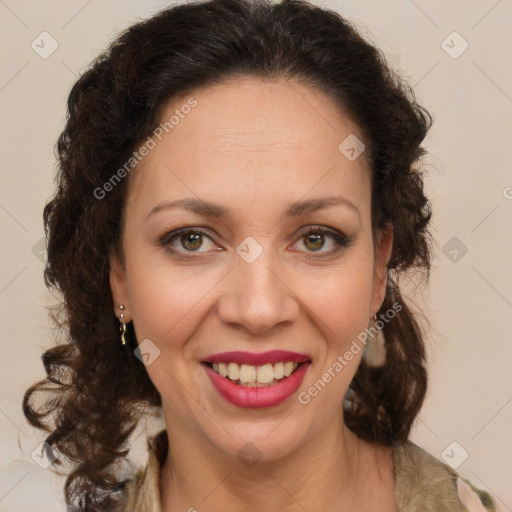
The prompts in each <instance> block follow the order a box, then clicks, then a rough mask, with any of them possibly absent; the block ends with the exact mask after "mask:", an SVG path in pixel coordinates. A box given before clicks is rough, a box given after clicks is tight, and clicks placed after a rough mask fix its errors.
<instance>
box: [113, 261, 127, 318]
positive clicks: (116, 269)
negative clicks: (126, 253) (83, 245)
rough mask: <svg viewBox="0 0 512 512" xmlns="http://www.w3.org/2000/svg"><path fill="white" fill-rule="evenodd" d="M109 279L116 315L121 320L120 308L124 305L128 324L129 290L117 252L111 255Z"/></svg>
mask: <svg viewBox="0 0 512 512" xmlns="http://www.w3.org/2000/svg"><path fill="white" fill-rule="evenodd" d="M109 279H110V290H111V292H112V300H113V307H114V313H115V315H116V316H117V317H118V318H119V314H120V313H121V310H120V309H119V306H120V305H121V304H122V305H123V306H124V307H125V310H124V321H125V322H128V321H129V320H130V307H129V301H128V290H127V286H126V275H125V270H124V268H123V265H122V263H121V261H120V259H119V256H118V255H117V254H116V252H115V251H112V252H111V253H110V275H109Z"/></svg>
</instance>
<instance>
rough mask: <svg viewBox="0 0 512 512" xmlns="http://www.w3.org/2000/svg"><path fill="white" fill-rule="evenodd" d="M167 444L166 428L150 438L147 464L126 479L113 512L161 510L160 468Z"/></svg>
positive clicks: (153, 511) (152, 511)
mask: <svg viewBox="0 0 512 512" xmlns="http://www.w3.org/2000/svg"><path fill="white" fill-rule="evenodd" d="M167 446H168V445H167V432H166V431H165V430H162V431H160V432H159V433H158V434H157V435H156V436H154V437H153V438H152V439H151V440H150V442H149V458H148V462H147V464H146V466H145V467H144V468H141V469H139V470H138V471H137V473H136V474H135V476H134V477H133V478H131V479H130V480H127V481H126V485H125V488H124V490H123V493H122V496H121V498H120V499H119V501H118V502H117V504H116V506H115V508H112V509H111V512H146V511H151V512H160V469H161V466H162V464H163V462H164V461H165V458H166V455H167Z"/></svg>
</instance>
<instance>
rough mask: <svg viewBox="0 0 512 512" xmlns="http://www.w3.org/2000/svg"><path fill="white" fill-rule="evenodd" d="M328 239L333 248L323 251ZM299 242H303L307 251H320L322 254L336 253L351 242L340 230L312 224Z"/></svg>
mask: <svg viewBox="0 0 512 512" xmlns="http://www.w3.org/2000/svg"><path fill="white" fill-rule="evenodd" d="M326 240H327V241H328V240H330V244H328V245H330V247H331V248H330V249H327V250H325V251H322V249H323V248H324V247H325V245H326ZM299 242H303V245H304V247H305V248H306V252H320V253H321V254H329V253H334V252H336V251H338V250H339V249H341V248H342V247H347V246H348V245H349V244H350V240H349V239H348V238H347V237H346V236H345V235H343V234H342V233H340V232H339V231H336V230H333V229H327V228H322V227H316V226H310V227H309V228H307V229H306V230H305V231H303V232H302V233H301V235H300V240H299ZM297 243H298V242H297Z"/></svg>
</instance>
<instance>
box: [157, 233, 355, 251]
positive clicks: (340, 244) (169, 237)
mask: <svg viewBox="0 0 512 512" xmlns="http://www.w3.org/2000/svg"><path fill="white" fill-rule="evenodd" d="M186 233H194V234H201V235H204V236H206V237H208V238H209V239H210V240H211V241H212V242H213V243H215V242H214V240H213V239H212V237H211V234H210V233H209V232H208V231H206V230H204V229H203V228H200V227H194V228H192V227H185V228H180V229H176V230H173V231H165V232H164V234H163V235H160V236H159V237H158V242H159V244H160V245H161V246H163V247H165V248H166V249H167V250H169V251H170V252H172V253H173V254H176V255H179V256H180V257H183V258H185V259H191V258H197V257H198V256H192V255H193V254H194V253H197V254H200V255H202V256H204V255H206V254H207V253H206V252H198V251H187V250H186V249H183V250H177V249H174V248H173V247H171V243H172V242H173V241H174V240H176V239H177V238H179V237H180V236H181V235H183V234H186ZM310 234H323V235H327V236H330V237H331V239H332V240H333V241H334V243H335V245H336V248H335V249H333V250H331V251H327V252H317V251H306V252H307V253H308V256H306V258H309V259H311V258H318V257H323V256H331V255H333V254H335V253H337V252H338V251H340V250H341V249H343V248H345V247H348V246H349V245H351V242H352V240H351V239H349V238H348V237H346V236H345V235H343V234H342V233H340V232H339V231H337V230H334V229H329V228H325V227H321V226H308V228H307V229H305V230H303V231H301V233H300V234H299V237H298V239H297V241H299V240H301V239H304V238H305V237H307V236H308V235H310ZM297 252H300V251H297Z"/></svg>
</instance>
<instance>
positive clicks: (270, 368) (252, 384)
mask: <svg viewBox="0 0 512 512" xmlns="http://www.w3.org/2000/svg"><path fill="white" fill-rule="evenodd" d="M309 362H311V361H310V360H307V361H304V362H302V363H298V362H293V361H286V362H278V363H273V364H272V363H268V364H264V365H261V366H254V365H249V364H238V363H235V362H225V363H223V362H218V363H210V362H208V361H204V362H203V363H202V364H205V365H206V366H208V367H210V368H211V369H212V370H213V371H214V372H215V373H217V374H219V375H220V376H221V377H224V378H225V379H227V380H229V381H231V382H233V383H234V384H237V385H239V386H242V387H247V388H267V387H271V386H275V385H276V384H279V383H280V382H282V381H284V380H286V379H287V378H288V377H289V376H290V375H292V374H293V373H295V372H296V371H297V369H298V368H299V366H301V365H303V364H305V363H309Z"/></svg>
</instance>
